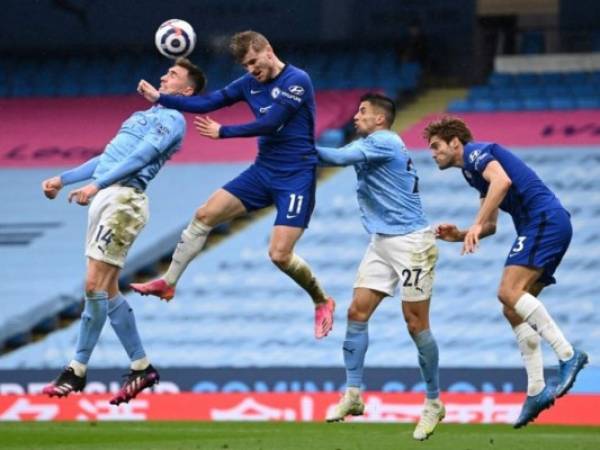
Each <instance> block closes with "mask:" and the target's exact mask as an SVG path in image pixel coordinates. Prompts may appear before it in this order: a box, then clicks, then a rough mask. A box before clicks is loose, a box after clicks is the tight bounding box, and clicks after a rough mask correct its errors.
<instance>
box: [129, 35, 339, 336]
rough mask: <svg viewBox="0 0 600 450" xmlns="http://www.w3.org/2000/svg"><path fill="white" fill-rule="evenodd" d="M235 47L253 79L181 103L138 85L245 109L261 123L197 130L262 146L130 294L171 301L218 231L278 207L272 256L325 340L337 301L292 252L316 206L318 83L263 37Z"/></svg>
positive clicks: (208, 106)
mask: <svg viewBox="0 0 600 450" xmlns="http://www.w3.org/2000/svg"><path fill="white" fill-rule="evenodd" d="M230 48H231V51H232V53H233V56H234V57H235V59H236V60H237V61H238V62H239V63H240V64H241V65H242V66H243V67H244V68H245V69H246V71H247V73H246V74H245V75H244V76H242V77H241V78H239V79H237V80H235V81H233V82H232V83H230V84H229V85H227V86H225V87H224V88H222V89H219V90H217V91H214V92H210V93H208V94H206V95H202V96H195V97H191V98H182V97H174V96H171V95H164V94H162V93H159V92H158V91H157V90H156V89H154V88H153V87H152V86H151V85H150V84H149V83H147V82H146V81H144V80H142V81H141V82H140V85H139V92H140V93H141V94H142V95H143V96H144V97H145V98H146V99H147V100H149V101H151V102H158V103H159V104H161V105H164V106H166V107H168V108H175V109H178V110H181V111H187V112H195V113H206V112H210V111H214V110H216V109H219V108H223V107H225V106H230V105H232V104H234V103H237V102H246V103H247V104H248V105H249V106H250V109H251V110H252V112H253V113H254V115H255V117H256V120H254V121H252V122H250V123H246V124H241V125H221V124H219V123H217V122H215V121H214V120H212V119H210V118H209V117H196V120H195V122H194V123H195V126H196V128H197V130H198V131H199V132H200V134H202V135H203V136H206V137H209V138H212V139H220V138H231V137H242V136H244V137H249V136H259V139H258V156H257V157H256V160H255V162H254V164H252V165H251V166H250V167H249V168H248V169H247V170H245V171H244V172H242V173H241V174H240V175H238V176H237V177H236V178H234V179H233V180H231V181H230V182H228V183H227V184H225V186H223V188H222V189H218V190H217V191H216V192H215V193H214V194H213V195H212V196H210V198H209V199H208V200H207V201H206V203H205V204H203V205H202V206H200V208H198V210H197V211H196V214H195V217H194V218H193V220H192V221H191V223H190V224H189V226H188V227H187V228H186V229H185V230H184V231H183V233H182V234H181V241H180V242H179V244H178V245H177V247H176V249H175V252H174V253H173V258H172V261H171V265H170V266H169V269H168V270H167V272H166V273H165V274H164V275H163V276H162V277H161V278H158V279H156V280H152V281H149V282H148V283H143V284H132V285H131V287H132V288H133V289H134V290H136V291H137V292H139V293H141V294H144V295H148V294H150V295H156V296H158V297H160V298H161V299H165V300H170V299H171V298H173V296H174V294H175V285H176V283H177V281H178V280H179V278H180V277H181V275H182V273H183V271H184V270H185V268H186V267H187V265H188V264H189V263H190V261H191V260H192V259H194V258H195V257H196V256H197V255H198V254H199V253H200V251H201V250H202V248H203V247H204V244H205V242H206V238H207V237H208V234H209V233H210V231H211V230H212V229H213V228H214V227H215V226H217V225H219V224H221V223H223V222H227V221H229V220H231V219H233V218H235V217H238V216H241V215H243V214H246V213H247V212H250V211H255V210H258V209H262V208H266V207H268V206H271V205H275V207H276V208H277V216H276V218H275V224H274V227H273V234H272V236H271V242H270V245H269V256H270V258H271V261H273V263H274V264H275V265H276V266H277V267H278V268H279V269H280V270H282V271H283V272H284V273H286V274H287V275H288V276H289V277H291V278H292V279H293V280H294V281H295V282H296V283H297V284H298V285H300V286H301V287H302V288H304V289H305V290H306V292H308V294H309V295H310V296H311V298H312V300H313V302H314V304H315V337H316V338H317V339H320V338H322V337H324V336H326V335H327V334H328V333H329V331H330V330H331V328H332V326H333V311H334V309H335V302H334V301H333V299H332V298H330V297H329V296H328V295H327V294H326V293H325V292H324V291H323V289H322V288H321V286H320V284H319V282H318V281H317V279H316V277H315V276H314V275H313V272H312V270H311V268H310V267H309V265H308V264H307V263H306V262H305V261H304V260H303V259H302V258H301V257H300V256H298V255H297V254H295V253H294V246H295V244H296V242H297V241H298V239H300V236H302V233H303V232H304V229H305V228H307V227H308V222H309V220H310V217H311V214H312V211H313V208H314V205H315V185H316V176H315V171H316V166H317V160H318V159H317V152H316V150H315V143H314V130H315V97H314V92H313V86H312V82H311V80H310V77H309V76H308V74H306V72H304V71H302V70H300V69H298V68H297V67H294V66H292V65H290V64H286V63H284V62H282V61H281V60H280V59H279V58H278V57H277V56H276V55H275V53H274V52H273V48H272V47H271V45H270V44H269V42H268V41H267V39H266V38H265V37H264V36H263V35H262V34H260V33H256V32H254V31H245V32H241V33H238V34H236V35H234V36H233V38H232V39H231V44H230Z"/></svg>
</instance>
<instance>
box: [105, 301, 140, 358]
mask: <svg viewBox="0 0 600 450" xmlns="http://www.w3.org/2000/svg"><path fill="white" fill-rule="evenodd" d="M108 304H109V306H108V317H109V318H110V325H111V326H112V328H113V330H114V331H115V334H116V335H117V337H118V338H119V341H121V345H122V346H123V348H124V349H125V351H126V352H127V355H128V356H129V359H130V361H136V360H140V359H142V358H144V357H145V356H146V353H145V352H144V347H143V346H142V340H141V339H140V335H139V333H138V330H137V326H136V324H135V315H134V314H133V309H131V307H130V306H129V303H127V300H125V297H123V294H121V293H118V294H117V295H115V297H113V298H112V299H110V301H109V303H108ZM144 368H145V367H144Z"/></svg>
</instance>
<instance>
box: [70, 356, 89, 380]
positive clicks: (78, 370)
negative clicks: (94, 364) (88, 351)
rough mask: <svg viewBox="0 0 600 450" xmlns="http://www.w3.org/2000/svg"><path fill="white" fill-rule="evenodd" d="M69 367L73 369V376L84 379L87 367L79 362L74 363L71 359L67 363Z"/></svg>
mask: <svg viewBox="0 0 600 450" xmlns="http://www.w3.org/2000/svg"><path fill="white" fill-rule="evenodd" d="M69 367H70V368H72V369H73V372H75V375H77V376H78V377H84V376H85V373H86V372H87V365H86V364H82V363H80V362H79V361H75V360H74V359H72V360H71V362H70V363H69Z"/></svg>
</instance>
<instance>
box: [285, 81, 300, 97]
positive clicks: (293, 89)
mask: <svg viewBox="0 0 600 450" xmlns="http://www.w3.org/2000/svg"><path fill="white" fill-rule="evenodd" d="M288 91H290V92H291V93H292V94H294V95H297V96H298V97H300V96H301V95H302V94H304V88H303V87H302V86H298V85H297V84H294V85H292V86H290V87H289V88H288Z"/></svg>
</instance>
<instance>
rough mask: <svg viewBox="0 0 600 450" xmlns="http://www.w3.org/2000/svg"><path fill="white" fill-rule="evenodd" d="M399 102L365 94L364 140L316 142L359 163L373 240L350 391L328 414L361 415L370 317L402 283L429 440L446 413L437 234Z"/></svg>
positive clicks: (349, 370) (339, 159)
mask: <svg viewBox="0 0 600 450" xmlns="http://www.w3.org/2000/svg"><path fill="white" fill-rule="evenodd" d="M394 116H395V105H394V102H393V101H392V100H391V99H389V98H387V97H385V96H383V95H381V94H374V93H369V94H365V95H364V96H363V97H362V98H361V100H360V105H359V107H358V112H357V113H356V115H355V116H354V126H355V128H356V130H357V132H358V134H359V135H360V136H362V137H361V138H360V139H358V140H356V141H354V142H352V143H350V144H348V145H346V146H345V147H343V148H339V149H334V148H324V147H317V151H318V153H319V158H320V159H321V161H323V162H324V163H326V164H329V165H336V166H348V165H352V166H354V169H355V170H356V176H357V179H358V187H357V198H358V206H359V209H360V213H361V219H362V222H363V226H364V227H365V229H366V230H367V232H369V233H370V234H371V243H370V244H369V247H368V249H367V251H366V253H365V255H364V257H363V260H362V262H361V264H360V267H359V269H358V273H357V276H356V281H355V283H354V294H353V298H352V304H351V305H350V308H349V309H348V324H347V328H346V339H345V340H344V345H343V354H344V364H345V366H346V392H345V394H344V396H343V397H342V399H341V400H340V402H339V404H338V405H337V406H336V407H335V408H334V409H332V410H331V411H330V412H329V413H328V415H327V421H328V422H334V421H340V420H343V419H344V418H345V417H346V416H348V415H360V414H362V413H363V410H364V403H363V401H362V399H361V397H360V387H361V385H362V382H363V365H364V359H365V354H366V352H367V346H368V343H369V335H368V321H369V318H370V317H371V315H372V314H373V312H374V311H375V309H376V308H377V306H379V304H380V303H381V301H382V300H383V299H384V298H385V297H387V296H393V295H394V294H395V290H396V287H397V286H398V283H401V298H402V312H403V314H404V319H405V320H406V325H407V328H408V332H409V334H410V336H411V337H412V339H413V340H414V342H415V345H416V347H417V352H418V355H419V357H418V361H419V366H420V368H421V374H422V376H423V382H424V383H425V386H426V391H427V392H426V400H425V405H424V408H423V412H422V415H421V419H420V420H419V422H418V424H417V427H416V428H415V430H414V433H413V437H414V438H415V439H418V440H424V439H427V438H428V437H429V436H430V435H431V433H433V431H434V429H435V427H436V425H437V424H438V423H439V422H440V421H441V420H442V419H443V418H444V415H445V408H444V405H443V404H442V402H441V401H440V398H439V395H440V390H439V376H438V359H439V358H438V347H437V343H436V341H435V339H434V337H433V334H432V332H431V330H430V325H429V304H430V301H431V291H432V285H433V278H434V268H435V263H436V261H437V255H438V252H437V247H436V244H435V236H434V233H433V231H432V230H431V228H430V227H429V224H428V222H427V219H426V218H425V214H424V212H423V208H422V206H421V199H420V196H419V178H418V177H417V172H416V170H415V167H414V165H413V163H412V160H411V158H410V155H409V153H408V151H407V149H406V146H405V145H404V143H403V142H402V139H400V137H399V136H398V135H397V134H396V133H394V132H393V131H391V130H390V127H391V126H392V123H393V122H394Z"/></svg>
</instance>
